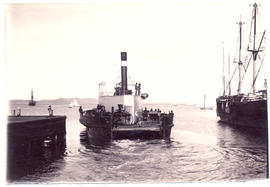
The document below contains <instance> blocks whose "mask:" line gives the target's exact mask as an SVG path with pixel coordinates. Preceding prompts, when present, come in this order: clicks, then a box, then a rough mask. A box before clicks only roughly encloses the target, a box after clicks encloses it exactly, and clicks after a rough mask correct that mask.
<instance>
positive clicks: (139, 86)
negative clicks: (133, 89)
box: [138, 83, 141, 95]
mask: <svg viewBox="0 0 270 187" xmlns="http://www.w3.org/2000/svg"><path fill="white" fill-rule="evenodd" d="M138 95H141V83H139V84H138Z"/></svg>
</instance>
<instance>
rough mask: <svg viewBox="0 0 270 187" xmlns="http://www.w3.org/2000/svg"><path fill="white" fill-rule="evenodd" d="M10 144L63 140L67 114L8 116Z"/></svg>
mask: <svg viewBox="0 0 270 187" xmlns="http://www.w3.org/2000/svg"><path fill="white" fill-rule="evenodd" d="M7 135H8V144H9V145H11V144H16V145H18V144H31V143H32V142H35V141H44V140H46V139H50V140H63V139H65V136H66V116H8V126H7Z"/></svg>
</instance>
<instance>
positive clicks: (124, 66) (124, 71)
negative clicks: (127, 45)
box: [121, 52, 128, 95]
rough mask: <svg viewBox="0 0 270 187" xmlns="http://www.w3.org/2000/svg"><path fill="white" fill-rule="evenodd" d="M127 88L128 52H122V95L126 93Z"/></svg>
mask: <svg viewBox="0 0 270 187" xmlns="http://www.w3.org/2000/svg"><path fill="white" fill-rule="evenodd" d="M127 89H128V87H127V52H121V95H125V94H126V93H127Z"/></svg>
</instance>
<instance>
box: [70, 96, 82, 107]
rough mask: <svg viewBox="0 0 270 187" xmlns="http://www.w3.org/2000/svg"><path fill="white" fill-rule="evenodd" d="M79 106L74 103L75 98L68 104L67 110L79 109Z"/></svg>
mask: <svg viewBox="0 0 270 187" xmlns="http://www.w3.org/2000/svg"><path fill="white" fill-rule="evenodd" d="M79 106H80V105H79V104H78V102H77V101H76V99H75V98H73V99H72V101H71V102H70V104H69V105H68V107H69V108H73V107H79Z"/></svg>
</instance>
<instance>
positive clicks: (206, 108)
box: [200, 94, 213, 110]
mask: <svg viewBox="0 0 270 187" xmlns="http://www.w3.org/2000/svg"><path fill="white" fill-rule="evenodd" d="M203 98H204V99H203V107H201V108H200V109H201V110H213V107H211V106H208V107H206V106H205V101H206V95H205V94H204V97H203Z"/></svg>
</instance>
